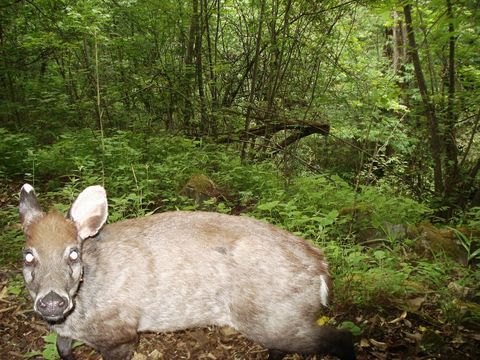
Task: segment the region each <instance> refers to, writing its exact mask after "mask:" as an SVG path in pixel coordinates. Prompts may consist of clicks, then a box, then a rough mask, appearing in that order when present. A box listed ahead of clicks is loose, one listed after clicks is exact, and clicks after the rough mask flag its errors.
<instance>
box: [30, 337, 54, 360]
mask: <svg viewBox="0 0 480 360" xmlns="http://www.w3.org/2000/svg"><path fill="white" fill-rule="evenodd" d="M42 338H43V341H44V342H45V345H44V347H43V350H42V351H39V350H37V351H31V352H28V353H26V354H24V357H25V358H27V359H30V358H33V357H36V356H42V357H43V358H44V359H46V360H58V359H60V355H59V354H58V351H57V347H56V343H57V334H56V333H54V332H51V333H49V334H48V335H45V336H42Z"/></svg>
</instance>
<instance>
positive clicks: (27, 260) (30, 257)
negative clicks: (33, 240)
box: [24, 252, 35, 265]
mask: <svg viewBox="0 0 480 360" xmlns="http://www.w3.org/2000/svg"><path fill="white" fill-rule="evenodd" d="M24 259H25V264H27V265H32V264H33V262H34V261H35V256H33V254H32V253H31V252H26V253H25V256H24Z"/></svg>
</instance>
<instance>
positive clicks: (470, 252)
mask: <svg viewBox="0 0 480 360" xmlns="http://www.w3.org/2000/svg"><path fill="white" fill-rule="evenodd" d="M448 229H450V230H451V231H453V233H454V234H455V236H456V237H457V239H458V240H459V241H460V244H461V245H462V247H463V248H464V249H465V251H466V252H467V265H468V264H470V262H471V261H472V260H480V247H479V248H477V249H476V250H474V243H475V240H474V239H473V238H471V237H468V236H467V235H465V234H464V233H462V232H461V231H459V230H457V229H455V228H452V227H449V228H448Z"/></svg>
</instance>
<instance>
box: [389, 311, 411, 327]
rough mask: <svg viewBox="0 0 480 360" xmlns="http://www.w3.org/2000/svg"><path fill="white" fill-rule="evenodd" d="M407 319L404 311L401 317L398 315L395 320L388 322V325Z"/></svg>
mask: <svg viewBox="0 0 480 360" xmlns="http://www.w3.org/2000/svg"><path fill="white" fill-rule="evenodd" d="M406 317H407V312H406V311H404V312H403V313H402V315H400V316H399V317H397V318H396V319H393V320H392V321H390V322H389V324H396V323H397V322H399V321H402V320H403V319H405V318H406Z"/></svg>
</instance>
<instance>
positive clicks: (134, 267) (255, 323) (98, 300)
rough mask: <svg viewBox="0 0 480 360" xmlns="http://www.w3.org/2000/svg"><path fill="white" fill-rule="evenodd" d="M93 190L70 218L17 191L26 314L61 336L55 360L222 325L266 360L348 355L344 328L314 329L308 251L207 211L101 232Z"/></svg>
mask: <svg viewBox="0 0 480 360" xmlns="http://www.w3.org/2000/svg"><path fill="white" fill-rule="evenodd" d="M24 188H25V187H24ZM94 188H95V189H93V190H89V191H88V189H90V188H88V189H87V190H86V191H85V192H84V193H82V194H81V195H80V196H79V198H78V199H77V201H76V202H75V203H74V205H73V206H72V209H71V211H70V219H65V218H64V217H63V216H61V215H60V214H59V213H57V212H49V213H47V214H45V213H43V212H41V211H40V210H39V209H38V207H37V206H36V205H38V204H35V202H34V201H33V200H32V195H33V193H32V191H33V189H32V191H26V190H29V188H28V187H27V188H26V190H22V191H23V192H24V193H23V198H24V199H23V204H24V205H23V211H22V193H21V206H20V212H21V214H22V219H23V223H24V228H25V233H26V235H27V246H26V255H25V263H26V264H25V267H24V276H25V280H26V283H27V287H28V288H29V290H30V293H31V295H32V297H33V298H34V300H35V309H36V311H37V312H39V313H40V314H41V315H42V316H43V317H45V318H46V319H47V320H48V321H49V322H51V323H52V325H53V328H54V330H55V331H56V332H57V333H58V334H59V338H58V339H59V340H58V344H57V346H58V348H59V352H60V354H61V356H62V357H63V358H64V359H73V355H72V353H71V350H70V345H71V339H78V340H81V341H84V342H85V343H87V344H89V345H91V346H93V347H94V348H96V349H98V350H99V351H100V352H101V353H102V355H103V356H104V358H106V359H128V358H130V357H131V355H132V353H133V349H134V346H135V343H136V341H137V339H138V335H137V334H138V333H139V332H142V331H160V332H161V331H173V330H179V329H185V328H191V327H197V326H206V325H212V324H216V325H229V326H232V327H233V328H235V329H237V330H239V331H240V332H242V333H244V334H245V335H246V336H247V337H249V338H251V339H252V340H254V341H256V342H258V343H260V344H262V345H264V346H265V347H267V348H269V349H271V350H272V351H271V356H272V357H273V358H281V357H283V355H284V354H285V353H288V352H296V353H307V354H315V353H332V354H334V355H337V356H339V357H340V358H342V359H354V354H353V346H352V344H351V337H350V335H349V334H348V333H346V332H345V331H342V330H337V329H334V328H332V327H328V326H323V327H321V326H318V325H317V324H316V323H315V320H316V319H317V318H318V317H319V315H320V314H321V311H322V308H323V307H324V306H327V301H328V295H329V292H330V288H331V281H330V276H329V273H328V268H327V264H326V262H325V259H324V256H323V254H322V252H321V251H320V250H318V249H317V248H315V247H313V246H311V245H310V244H308V243H306V242H305V241H304V240H303V239H301V238H298V237H296V236H294V235H292V234H290V233H288V232H286V231H284V230H281V229H279V228H277V227H275V226H272V225H269V224H266V223H264V222H261V221H258V220H255V219H252V218H247V217H235V216H230V215H222V214H216V213H207V212H180V211H179V212H168V213H163V214H158V215H152V216H149V217H143V218H138V219H132V220H126V221H122V222H118V223H114V224H111V225H106V226H104V227H103V228H102V226H103V223H104V221H105V219H106V213H105V212H106V198H105V202H104V203H103V200H102V199H101V198H102V196H103V195H102V194H104V192H103V193H102V191H101V190H99V187H94ZM102 190H103V189H102ZM33 196H34V195H33ZM99 198H100V199H99ZM35 201H36V200H35ZM98 204H100V205H98ZM102 206H103V208H102ZM29 208H34V211H33V213H32V212H29V211H28V209H29ZM29 214H30V215H29ZM72 234H73V235H72ZM77 252H79V253H81V257H78V255H79V254H76V253H77ZM62 264H63V265H64V266H61V265H62ZM80 265H81V267H80V270H78V269H79V267H78V266H80ZM41 266H46V267H45V268H42V267H41ZM79 271H80V273H79ZM78 274H80V276H79V275H78ZM82 274H83V276H82ZM62 279H65V281H63V282H62Z"/></svg>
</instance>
